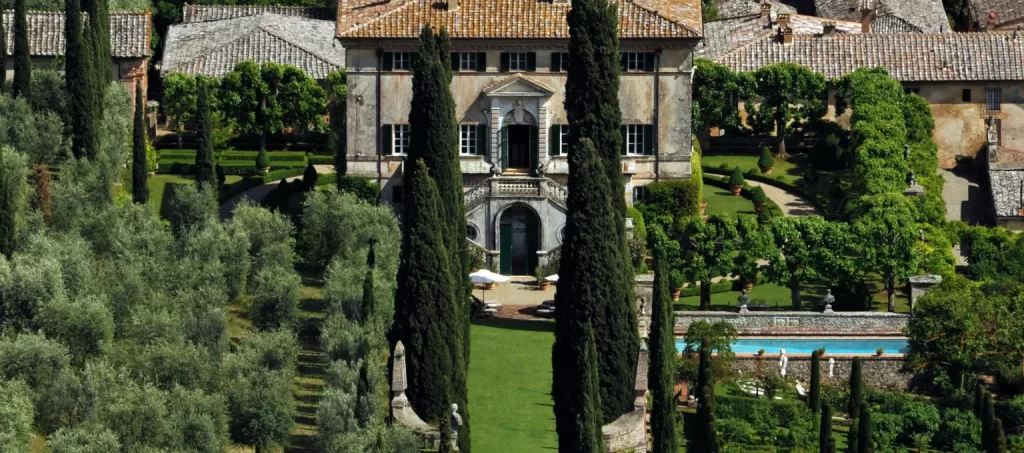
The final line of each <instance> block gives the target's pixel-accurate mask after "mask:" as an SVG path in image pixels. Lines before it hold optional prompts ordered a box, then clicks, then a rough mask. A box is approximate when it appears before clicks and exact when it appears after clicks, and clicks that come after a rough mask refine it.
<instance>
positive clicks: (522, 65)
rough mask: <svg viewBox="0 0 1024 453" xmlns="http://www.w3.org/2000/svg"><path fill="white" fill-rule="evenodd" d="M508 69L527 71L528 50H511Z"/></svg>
mask: <svg viewBox="0 0 1024 453" xmlns="http://www.w3.org/2000/svg"><path fill="white" fill-rule="evenodd" d="M508 70H509V71H525V70H526V52H510V53H509V54H508Z"/></svg>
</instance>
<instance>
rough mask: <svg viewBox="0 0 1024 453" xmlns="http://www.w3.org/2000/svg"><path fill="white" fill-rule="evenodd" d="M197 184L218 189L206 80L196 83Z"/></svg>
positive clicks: (211, 117) (211, 118) (211, 119)
mask: <svg viewBox="0 0 1024 453" xmlns="http://www.w3.org/2000/svg"><path fill="white" fill-rule="evenodd" d="M196 88H197V89H198V93H197V100H196V184H199V185H208V186H209V187H217V175H216V173H215V171H214V168H213V152H214V150H213V115H212V114H211V113H210V94H209V86H207V82H206V80H205V79H203V78H200V79H199V80H197V81H196Z"/></svg>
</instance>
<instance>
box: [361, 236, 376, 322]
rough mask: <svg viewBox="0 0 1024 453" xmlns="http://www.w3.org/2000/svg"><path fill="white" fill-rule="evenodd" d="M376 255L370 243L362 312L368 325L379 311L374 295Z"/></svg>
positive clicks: (363, 318) (367, 254) (364, 280)
mask: <svg viewBox="0 0 1024 453" xmlns="http://www.w3.org/2000/svg"><path fill="white" fill-rule="evenodd" d="M375 261H376V260H375V258H374V254H373V241H370V251H369V252H367V253H366V266H367V269H366V277H365V278H364V279H363V307H362V310H361V313H360V315H361V317H362V324H364V325H365V324H366V323H367V322H369V321H370V319H372V318H373V314H374V312H376V311H377V308H376V305H377V303H376V301H375V300H374V298H373V297H374V294H373V292H374V291H373V268H374V267H376V262H375Z"/></svg>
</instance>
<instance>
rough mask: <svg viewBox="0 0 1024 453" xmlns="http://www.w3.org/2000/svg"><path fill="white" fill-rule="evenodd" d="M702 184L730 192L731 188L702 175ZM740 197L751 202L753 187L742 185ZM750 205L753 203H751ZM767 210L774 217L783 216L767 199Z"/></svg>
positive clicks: (720, 181) (777, 206)
mask: <svg viewBox="0 0 1024 453" xmlns="http://www.w3.org/2000/svg"><path fill="white" fill-rule="evenodd" d="M704 184H708V185H712V186H715V187H720V188H723V189H729V190H732V187H731V186H730V185H729V182H728V181H726V180H723V179H719V178H718V177H716V176H711V175H704ZM740 195H742V196H743V198H746V199H747V200H751V199H752V198H753V196H754V193H753V187H751V186H748V185H744V186H743V190H741V191H740ZM751 203H753V201H751ZM768 208H769V209H771V210H772V212H773V213H774V214H775V215H776V216H781V215H783V212H782V208H780V207H779V205H778V204H776V203H775V202H774V201H772V200H771V199H768Z"/></svg>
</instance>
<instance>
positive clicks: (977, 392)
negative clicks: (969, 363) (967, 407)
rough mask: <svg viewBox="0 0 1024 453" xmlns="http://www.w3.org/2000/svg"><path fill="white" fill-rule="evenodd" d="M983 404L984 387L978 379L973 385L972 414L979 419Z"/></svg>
mask: <svg viewBox="0 0 1024 453" xmlns="http://www.w3.org/2000/svg"><path fill="white" fill-rule="evenodd" d="M984 405H985V387H984V386H983V385H982V384H981V381H979V382H978V383H977V384H975V386H974V416H975V417H978V419H981V417H982V408H983V407H984Z"/></svg>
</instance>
